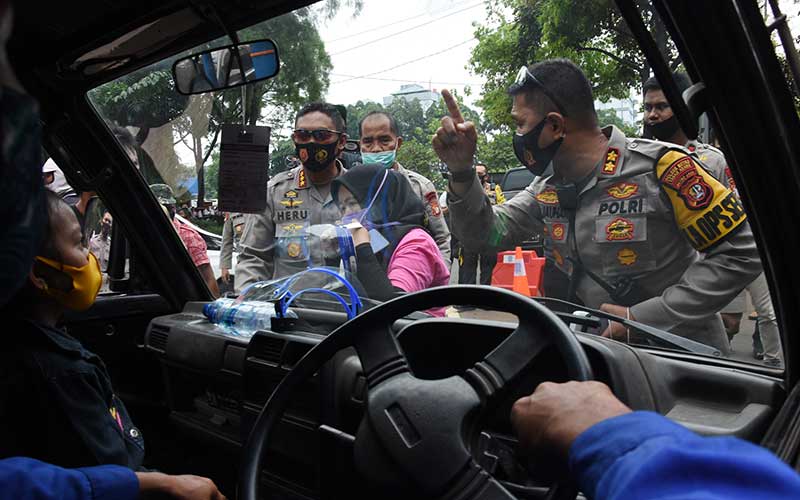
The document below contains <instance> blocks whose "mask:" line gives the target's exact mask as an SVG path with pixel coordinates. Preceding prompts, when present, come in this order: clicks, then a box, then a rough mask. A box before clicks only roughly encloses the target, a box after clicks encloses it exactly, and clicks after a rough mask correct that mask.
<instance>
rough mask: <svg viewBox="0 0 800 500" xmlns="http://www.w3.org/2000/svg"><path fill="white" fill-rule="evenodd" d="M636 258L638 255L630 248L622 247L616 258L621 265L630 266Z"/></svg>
mask: <svg viewBox="0 0 800 500" xmlns="http://www.w3.org/2000/svg"><path fill="white" fill-rule="evenodd" d="M637 258H639V255H638V254H637V253H636V252H634V251H633V250H631V249H630V248H623V249H622V250H620V251H619V252H617V260H618V261H619V263H620V264H622V265H623V266H632V265H633V264H635V263H636V259H637Z"/></svg>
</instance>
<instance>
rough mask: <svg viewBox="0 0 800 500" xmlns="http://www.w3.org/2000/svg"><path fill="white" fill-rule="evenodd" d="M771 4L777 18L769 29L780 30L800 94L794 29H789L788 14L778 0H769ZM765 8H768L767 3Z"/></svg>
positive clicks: (784, 50)
mask: <svg viewBox="0 0 800 500" xmlns="http://www.w3.org/2000/svg"><path fill="white" fill-rule="evenodd" d="M769 6H770V7H771V8H772V16H773V17H774V18H775V19H774V20H773V21H772V22H771V23H770V24H769V25H767V29H769V30H770V31H773V30H775V31H777V32H778V36H779V37H780V39H781V46H783V52H784V54H786V62H787V63H788V64H789V70H790V71H791V72H792V80H794V88H795V92H796V94H797V95H800V56H798V55H797V48H796V47H795V46H794V39H792V31H791V30H790V29H789V21H788V20H787V18H786V14H783V13H781V9H780V6H778V0H769ZM764 9H765V10H766V5H765V6H764Z"/></svg>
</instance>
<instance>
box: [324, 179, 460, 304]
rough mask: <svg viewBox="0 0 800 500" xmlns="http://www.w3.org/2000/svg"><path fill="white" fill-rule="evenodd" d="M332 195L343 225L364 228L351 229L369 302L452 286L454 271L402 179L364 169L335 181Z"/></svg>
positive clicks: (413, 196)
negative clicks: (357, 224)
mask: <svg viewBox="0 0 800 500" xmlns="http://www.w3.org/2000/svg"><path fill="white" fill-rule="evenodd" d="M331 192H332V194H333V199H334V201H335V202H336V204H337V205H338V206H339V208H340V210H341V211H342V214H343V215H344V218H343V222H347V221H358V222H360V224H361V227H355V228H352V229H351V233H352V235H353V243H354V244H355V247H356V275H357V276H358V279H359V280H360V281H361V284H362V285H364V288H365V289H366V291H367V293H368V294H369V297H370V298H373V299H377V300H388V299H391V298H393V297H394V296H395V294H396V293H397V292H415V291H417V290H423V289H425V288H430V287H433V286H441V285H446V284H447V283H448V281H449V280H450V271H449V269H448V268H447V265H446V264H445V262H444V259H443V258H442V254H441V252H440V251H439V248H438V246H437V245H436V242H435V241H434V240H433V238H432V237H431V235H430V234H429V233H428V232H427V231H425V229H423V227H424V226H423V224H424V218H425V207H424V206H423V204H422V201H421V200H420V199H419V197H417V196H416V195H415V194H414V191H413V190H412V188H411V185H410V184H409V183H408V181H407V180H406V178H405V177H404V176H403V174H401V173H398V172H396V171H394V170H387V169H386V168H384V167H383V166H382V165H377V164H372V165H361V166H359V167H357V168H354V169H352V170H350V171H348V172H347V173H346V174H344V175H343V176H341V177H339V178H338V179H336V180H334V181H333V184H332V186H331ZM432 313H433V314H438V315H443V311H442V310H437V311H434V312H432Z"/></svg>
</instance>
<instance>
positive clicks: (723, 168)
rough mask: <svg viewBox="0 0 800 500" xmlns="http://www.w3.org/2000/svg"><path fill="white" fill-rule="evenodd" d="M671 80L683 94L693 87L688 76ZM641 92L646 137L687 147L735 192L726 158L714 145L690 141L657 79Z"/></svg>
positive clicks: (684, 75) (677, 76)
mask: <svg viewBox="0 0 800 500" xmlns="http://www.w3.org/2000/svg"><path fill="white" fill-rule="evenodd" d="M672 78H673V80H674V81H675V85H676V86H677V87H678V90H679V91H680V92H683V91H685V90H686V89H688V88H689V87H690V86H691V82H690V81H689V77H688V76H687V75H686V73H680V72H676V73H673V75H672ZM642 92H643V96H644V134H643V135H644V137H645V138H647V139H656V140H659V141H664V142H669V143H672V144H677V145H679V146H684V147H685V148H686V149H688V150H689V151H690V152H692V153H694V154H695V155H696V156H697V157H698V158H700V162H701V163H702V164H703V165H704V166H705V167H706V169H708V171H709V172H711V175H713V176H714V177H716V178H717V179H718V180H719V181H721V182H722V183H723V184H726V185H728V187H729V188H730V189H731V191H734V192H735V191H736V185H735V184H734V181H733V174H732V173H731V169H730V168H729V167H728V162H727V161H726V160H725V155H724V154H723V153H722V151H720V150H719V149H717V148H715V147H714V146H711V145H709V144H705V143H702V142H700V141H697V140H695V139H689V138H688V137H687V136H686V133H685V132H684V131H683V129H682V128H681V124H680V123H678V117H676V116H675V114H674V113H673V112H672V107H671V106H670V104H669V102H668V101H667V98H666V96H665V95H664V91H663V90H661V84H660V83H658V80H656V77H654V76H653V77H650V78H648V79H647V81H646V82H644V85H643V86H642Z"/></svg>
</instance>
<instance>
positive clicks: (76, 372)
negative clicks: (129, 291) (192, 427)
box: [0, 192, 144, 469]
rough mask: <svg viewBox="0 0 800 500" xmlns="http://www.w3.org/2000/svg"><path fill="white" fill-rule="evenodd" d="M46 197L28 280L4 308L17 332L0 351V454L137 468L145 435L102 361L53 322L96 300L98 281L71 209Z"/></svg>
mask: <svg viewBox="0 0 800 500" xmlns="http://www.w3.org/2000/svg"><path fill="white" fill-rule="evenodd" d="M46 197H47V213H48V221H49V224H48V228H47V230H46V231H45V234H44V241H43V243H42V245H41V247H40V250H39V254H38V256H37V257H36V260H35V262H34V265H33V270H32V271H31V274H30V277H29V280H28V282H27V283H26V284H25V286H24V287H23V288H22V289H21V290H20V292H19V293H18V294H17V295H16V296H15V297H14V298H13V299H12V300H11V301H10V302H9V305H8V306H7V307H6V309H5V311H4V312H5V314H6V315H7V317H9V318H11V319H10V321H11V323H12V324H13V325H14V326H13V328H9V329H8V330H9V331H14V332H15V334H14V335H13V336H12V335H8V336H7V338H6V339H5V346H4V347H5V349H4V351H3V353H2V354H1V355H0V360H2V361H0V366H2V370H3V371H2V377H1V378H2V383H0V456H2V457H10V456H15V455H24V456H28V457H32V458H36V459H40V460H44V461H47V462H50V463H53V464H56V465H61V466H64V467H82V466H88V465H99V464H118V465H125V466H127V467H130V468H132V469H136V468H138V467H140V466H141V465H142V459H143V458H144V440H143V438H142V435H141V433H140V432H139V430H138V429H137V428H136V427H135V426H134V425H133V422H132V421H131V419H130V417H129V416H128V412H127V410H126V409H125V405H124V404H123V403H122V401H120V400H119V398H117V397H116V395H115V394H114V390H113V388H112V387H111V381H110V379H109V377H108V373H107V372H106V369H105V366H104V365H103V362H102V360H100V358H98V357H97V356H96V355H95V354H93V353H91V352H89V351H87V350H86V349H85V348H84V347H83V346H82V345H81V343H80V342H79V341H78V340H76V339H74V338H73V337H71V336H70V335H69V334H67V332H66V331H65V330H64V329H63V328H59V327H58V326H57V324H58V322H59V320H60V319H61V316H62V315H63V313H64V312H65V311H66V310H68V309H71V310H79V311H80V310H85V309H88V308H89V307H90V306H91V305H92V304H93V303H94V300H95V297H96V295H97V292H98V291H99V289H100V284H101V279H102V278H101V274H100V267H99V265H98V262H97V259H96V258H95V256H94V255H92V254H91V253H90V252H89V250H88V249H87V248H86V247H85V246H84V245H83V244H82V241H81V232H80V225H79V223H78V218H77V217H76V216H75V214H74V212H73V211H72V210H71V209H70V207H69V205H67V204H66V203H65V202H64V201H63V200H61V199H60V198H59V197H58V196H57V195H55V194H53V193H50V192H48V193H46Z"/></svg>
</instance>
